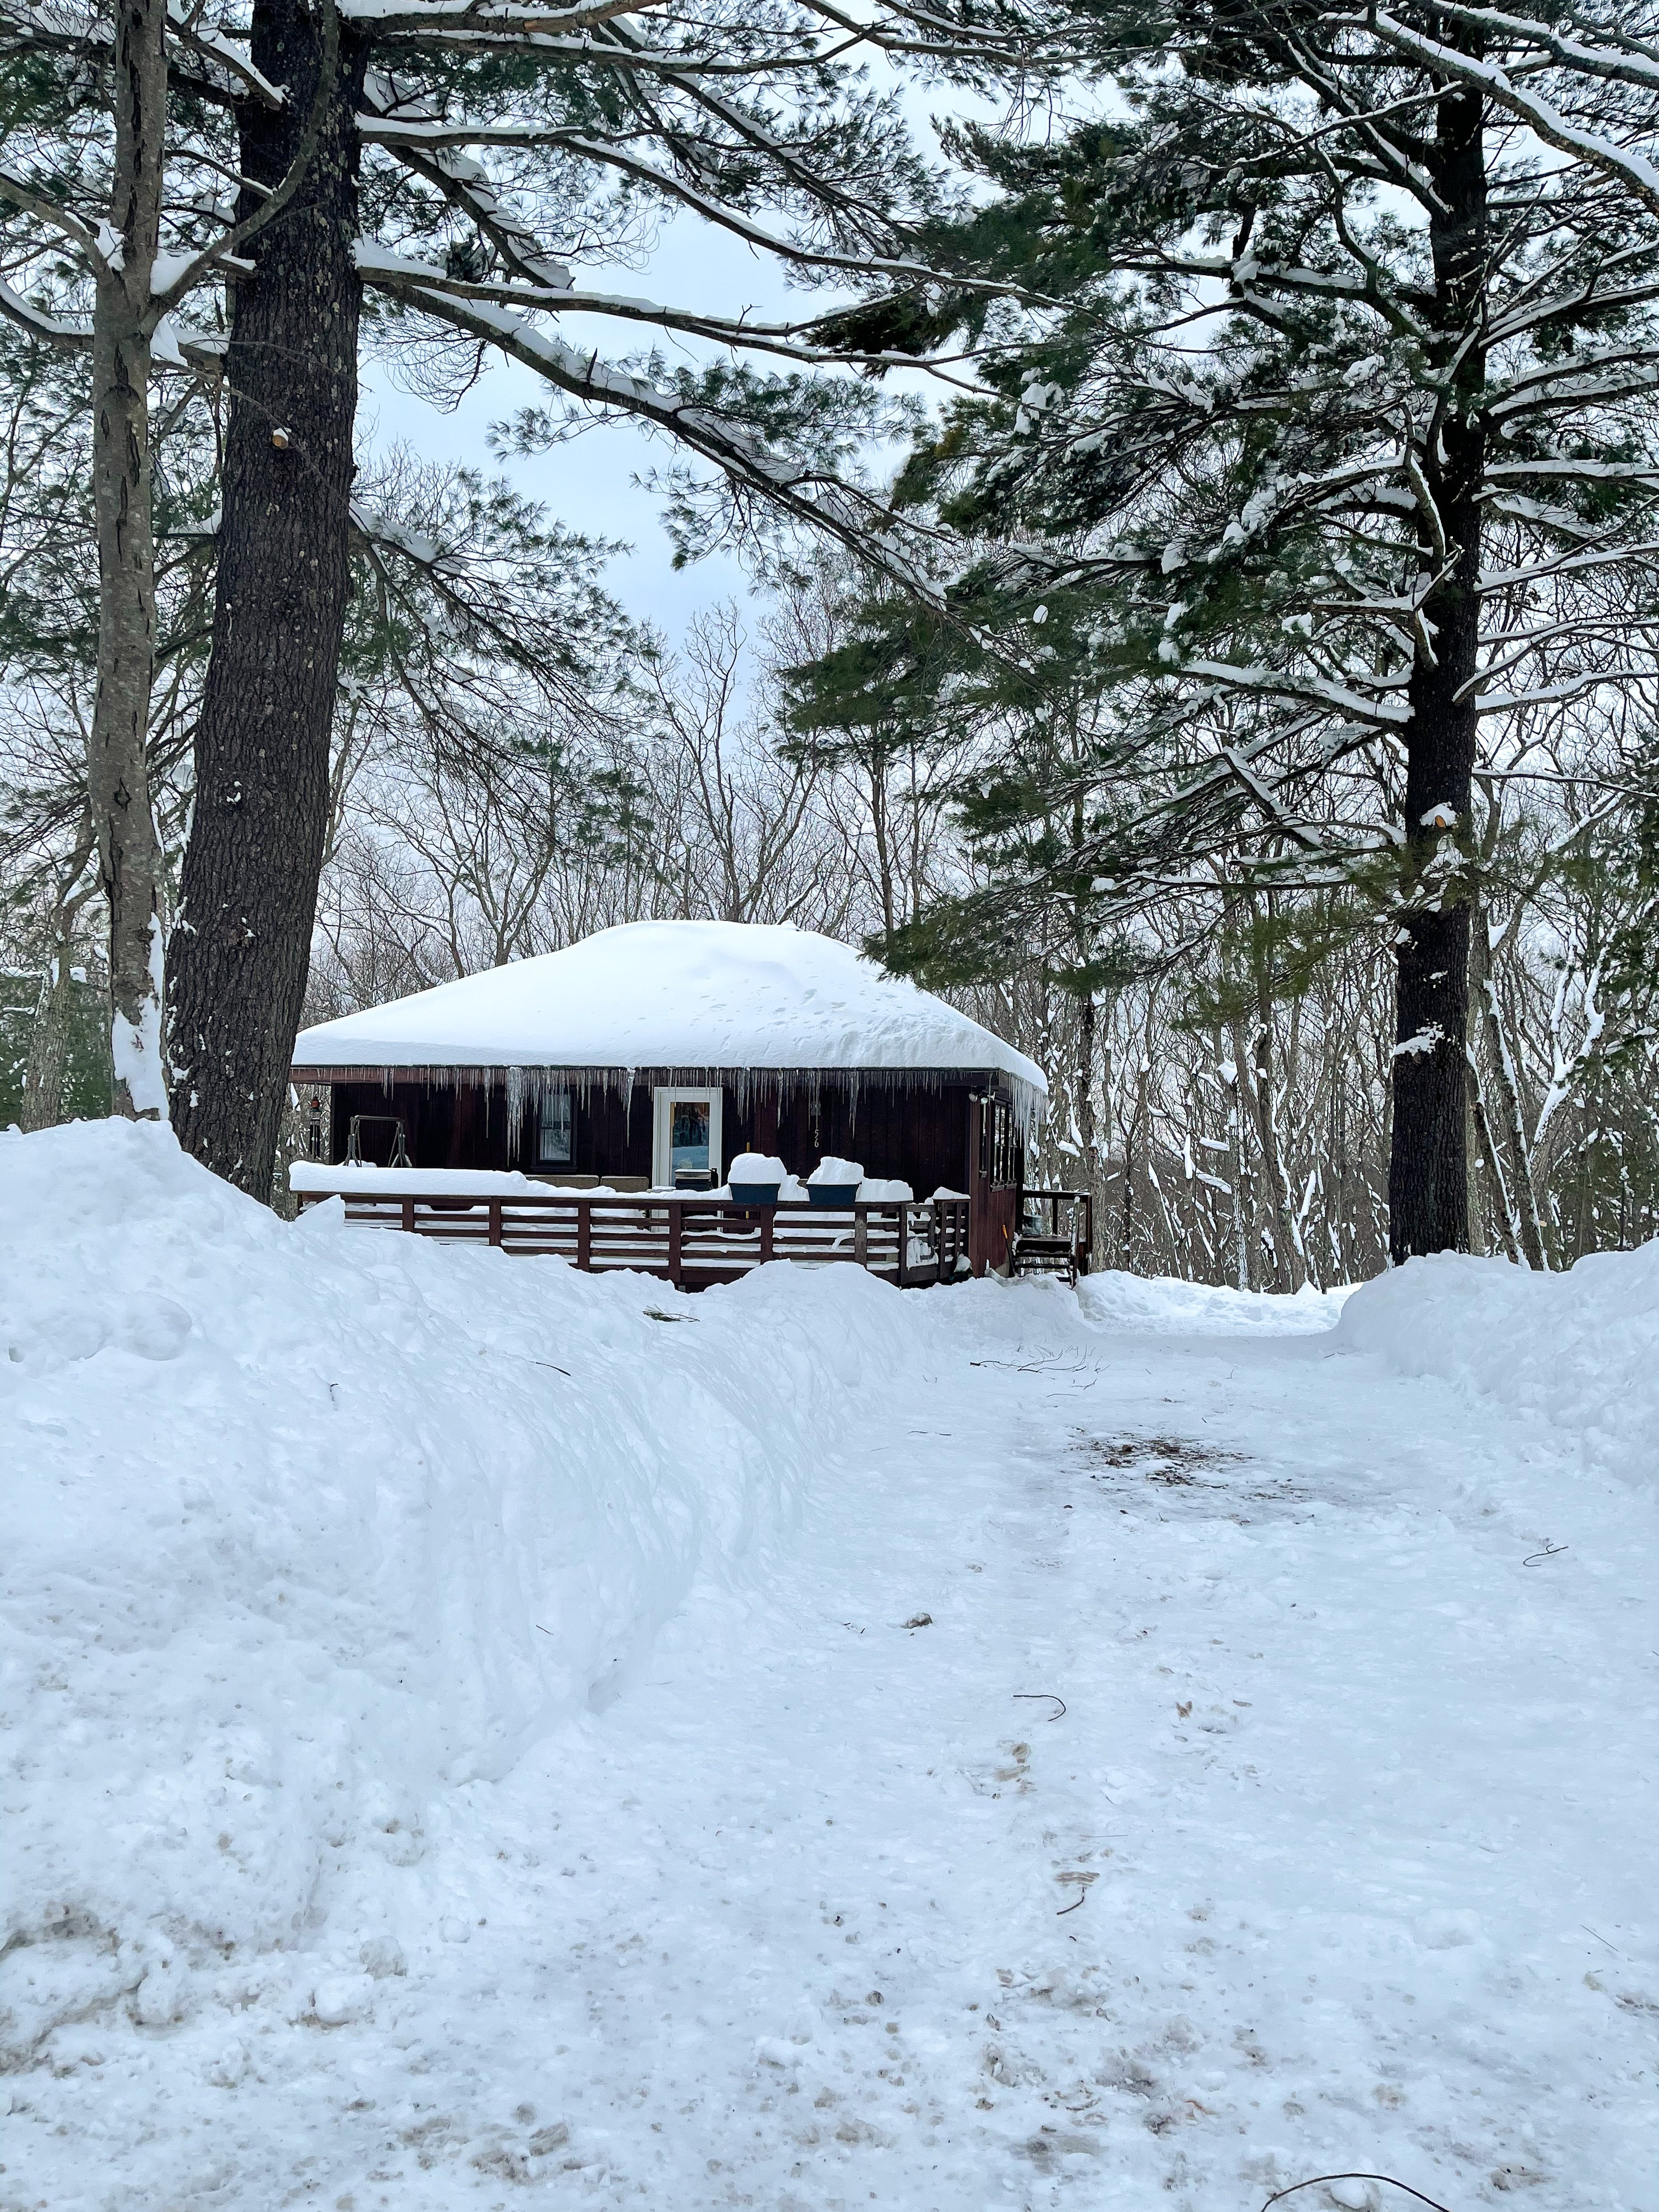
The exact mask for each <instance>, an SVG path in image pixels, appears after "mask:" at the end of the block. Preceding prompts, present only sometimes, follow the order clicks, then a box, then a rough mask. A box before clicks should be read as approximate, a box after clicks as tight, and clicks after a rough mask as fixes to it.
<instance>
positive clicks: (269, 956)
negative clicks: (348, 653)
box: [167, 0, 366, 1199]
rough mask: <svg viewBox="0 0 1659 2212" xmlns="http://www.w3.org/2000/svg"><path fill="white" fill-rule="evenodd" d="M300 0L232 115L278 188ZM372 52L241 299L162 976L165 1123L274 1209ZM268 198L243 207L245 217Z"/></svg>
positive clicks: (331, 595)
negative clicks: (209, 642)
mask: <svg viewBox="0 0 1659 2212" xmlns="http://www.w3.org/2000/svg"><path fill="white" fill-rule="evenodd" d="M321 49H322V39H321V33H320V29H319V24H318V23H317V22H316V21H314V20H313V17H312V16H311V15H308V14H307V11H306V10H305V9H304V7H303V6H302V5H301V4H300V0H259V4H258V6H257V7H256V9H255V10H254V16H253V34H252V58H253V60H254V62H255V64H256V65H257V66H258V68H259V69H260V70H263V71H264V74H265V75H266V76H268V77H270V79H271V80H272V81H273V82H276V83H278V84H283V85H285V86H286V87H287V88H288V94H289V96H288V100H287V102H286V105H285V106H284V107H283V111H282V112H281V113H279V114H275V115H273V114H271V113H270V112H266V111H264V110H263V109H261V108H258V107H256V106H254V105H253V104H252V103H251V102H250V103H248V104H246V106H245V107H244V109H243V111H242V118H241V129H242V165H243V168H244V171H245V173H246V174H247V175H248V176H249V177H250V178H252V179H254V180H255V182H256V183H257V184H259V185H264V186H265V187H267V188H268V189H269V188H274V187H275V186H276V185H277V184H278V182H279V181H280V180H281V179H283V176H284V173H286V172H287V170H288V168H289V164H290V162H291V161H292V160H293V159H294V156H295V151H296V149H297V148H298V147H299V145H300V142H301V134H302V131H303V129H304V126H305V119H306V117H307V111H308V110H309V109H310V108H311V106H312V103H313V97H314V94H315V92H316V88H317V83H318V76H319V68H320V67H321ZM365 53H366V50H365V49H364V47H363V46H362V44H361V42H357V41H352V40H345V41H343V46H342V52H341V56H340V70H339V74H338V78H337V82H336V85H335V88H334V91H333V94H332V96H331V99H330V100H329V102H328V106H327V109H326V112H325V116H324V118H323V121H322V125H321V129H320V131H319V136H318V139H317V143H316V146H315V149H314V151H313V154H312V155H311V158H310V160H309V161H308V163H307V166H306V167H305V170H304V173H303V175H302V177H301V181H300V184H299V188H298V190H297V191H295V194H294V197H292V199H290V200H289V203H288V204H287V205H286V207H284V208H283V211H282V213H281V214H280V215H279V216H277V217H276V220H275V221H274V222H271V223H270V225H269V227H268V228H266V229H265V230H264V231H263V232H262V233H261V234H260V235H259V237H258V243H257V245H256V246H254V249H253V256H254V259H255V263H256V270H255V274H254V275H253V276H252V277H251V278H246V279H243V280H242V281H240V283H238V284H237V286H236V290H235V316H234V324H233V326H232V333H231V343H230V350H229V353H228V356H227V361H226V374H227V376H228V383H229V388H230V410H229V420H228V428H227V434H226V441H225V463H224V478H223V482H224V494H223V510H222V522H221V525H220V531H219V565H218V578H217V586H216V601H215V605H214V621H213V654H212V659H211V662H210V666H209V670H208V680H207V689H206V695H205V696H204V701H203V708H202V718H201V722H200V725H199V728H198V731H197V741H196V811H195V817H194V820H193V822H192V824H191V836H190V843H189V846H188V848H187V849H186V852H185V865H184V872H183V880H182V884H181V896H180V905H179V921H178V926H177V927H176V928H175V929H174V932H173V943H172V946H171V949H170V957H169V962H168V970H167V990H168V1002H169V1019H168V1042H169V1051H170V1057H171V1060H172V1063H173V1126H174V1127H175V1128H176V1129H177V1130H178V1133H179V1139H180V1141H181V1142H182V1143H183V1144H184V1145H185V1147H186V1148H187V1149H188V1150H189V1151H191V1152H194V1153H195V1155H196V1157H197V1158H198V1159H200V1160H202V1161H204V1163H205V1164H207V1165H208V1166H209V1167H210V1168H212V1169H214V1170H216V1173H218V1174H220V1175H222V1176H226V1177H228V1179H229V1180H230V1181H231V1182H235V1183H238V1184H240V1186H241V1188H243V1189H245V1190H247V1191H249V1192H251V1193H252V1194H253V1195H254V1196H255V1197H257V1198H259V1199H269V1197H270V1179H271V1174H272V1170H273V1165H274V1162H275V1158H276V1139H277V1131H278V1127H279V1124H280V1122H281V1118H282V1111H283V1095H284V1089H285V1086H286V1084H287V1081H288V1073H289V1061H290V1058H291V1055H292V1052H293V1046H294V1039H295V1033H296V1031H297V1030H298V1027H299V1020H300V1010H301V1002H302V1000H303V998H304V995H305V987H306V975H307V969H308V967H309V964H310V953H311V933H312V927H313V921H314V919H315V915H316V905H317V884H318V878H319V872H320V871H321V867H322V860H323V853H324V848H325V842H326V838H327V832H328V815H329V749H330V738H331V731H332V726H333V718H334V702H335V691H336V685H337V677H338V669H339V657H340V641H341V636H342V634H343V628H344V623H345V608H346V598H347V592H348V588H349V568H348V531H349V511H350V499H351V479H352V473H353V470H352V430H353V425H354V422H355V418H356V408H357V320H358V308H359V301H360V291H359V286H358V282H357V276H356V267H355V265H354V260H353V246H354V242H355V240H356V232H357V166H358V142H357V136H356V126H355V122H354V118H355V116H356V111H357V107H358V106H359V103H360V100H361V95H362V78H363V67H364V60H365ZM257 205H258V199H257V198H256V197H253V196H252V195H248V196H246V198H245V203H244V208H243V210H242V211H243V212H244V213H246V214H251V213H252V210H253V209H254V208H255V207H257Z"/></svg>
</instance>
